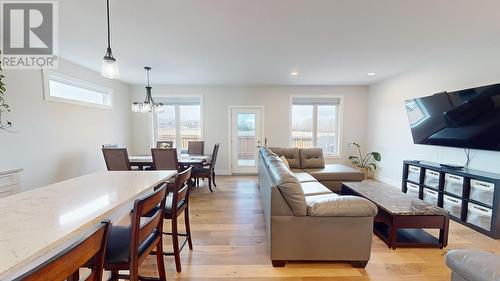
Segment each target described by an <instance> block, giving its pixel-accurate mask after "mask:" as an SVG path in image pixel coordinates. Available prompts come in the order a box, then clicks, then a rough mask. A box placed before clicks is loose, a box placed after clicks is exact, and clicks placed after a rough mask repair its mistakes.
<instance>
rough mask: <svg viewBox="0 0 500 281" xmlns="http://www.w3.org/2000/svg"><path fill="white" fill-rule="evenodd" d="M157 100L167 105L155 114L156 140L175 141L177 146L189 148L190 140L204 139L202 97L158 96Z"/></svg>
mask: <svg viewBox="0 0 500 281" xmlns="http://www.w3.org/2000/svg"><path fill="white" fill-rule="evenodd" d="M155 101H157V102H161V103H163V104H165V105H166V110H165V111H163V112H158V113H155V115H154V116H155V118H154V119H155V120H154V126H155V140H156V141H173V142H174V146H175V147H176V148H180V149H187V146H188V142H190V141H197V140H202V138H203V135H202V128H203V126H202V118H201V112H202V111H201V110H202V107H201V97H185V98H174V97H168V98H166V97H163V98H161V97H156V98H155ZM156 141H155V143H156Z"/></svg>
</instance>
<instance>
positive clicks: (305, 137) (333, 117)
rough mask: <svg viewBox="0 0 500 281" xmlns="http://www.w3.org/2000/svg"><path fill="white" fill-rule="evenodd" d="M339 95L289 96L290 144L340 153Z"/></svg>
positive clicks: (336, 154)
mask: <svg viewBox="0 0 500 281" xmlns="http://www.w3.org/2000/svg"><path fill="white" fill-rule="evenodd" d="M340 111H341V98H340V97H318V98H315V97H292V108H291V119H292V125H291V132H290V135H291V146H292V147H299V148H311V147H319V148H322V149H323V153H324V154H325V155H329V156H340V122H339V119H340Z"/></svg>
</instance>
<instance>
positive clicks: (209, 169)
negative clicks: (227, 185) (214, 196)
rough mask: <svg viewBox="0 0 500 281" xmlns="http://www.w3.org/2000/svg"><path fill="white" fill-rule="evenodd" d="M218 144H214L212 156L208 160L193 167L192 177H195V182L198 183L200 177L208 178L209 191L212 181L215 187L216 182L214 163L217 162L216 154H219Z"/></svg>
mask: <svg viewBox="0 0 500 281" xmlns="http://www.w3.org/2000/svg"><path fill="white" fill-rule="evenodd" d="M219 146H220V144H219V143H217V144H215V145H214V150H213V152H212V157H211V159H210V161H209V162H207V163H205V164H203V166H197V167H194V168H193V178H194V179H195V182H196V184H197V185H199V182H200V181H199V180H200V178H201V179H205V178H206V179H208V189H210V192H213V190H212V183H213V184H214V186H215V187H217V184H215V163H216V162H217V155H218V154H219Z"/></svg>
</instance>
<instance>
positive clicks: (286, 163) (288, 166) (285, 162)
mask: <svg viewBox="0 0 500 281" xmlns="http://www.w3.org/2000/svg"><path fill="white" fill-rule="evenodd" d="M280 159H281V161H283V163H284V164H285V166H286V167H287V168H288V169H290V164H289V163H288V160H286V158H285V156H283V155H281V156H280Z"/></svg>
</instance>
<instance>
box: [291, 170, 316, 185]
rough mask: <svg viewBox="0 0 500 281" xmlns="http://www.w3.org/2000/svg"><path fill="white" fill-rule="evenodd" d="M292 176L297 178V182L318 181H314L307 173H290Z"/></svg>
mask: <svg viewBox="0 0 500 281" xmlns="http://www.w3.org/2000/svg"><path fill="white" fill-rule="evenodd" d="M292 172H293V174H294V175H295V176H296V177H297V179H298V180H299V182H301V183H302V182H313V181H318V180H316V179H315V178H314V177H313V176H311V175H310V174H308V173H305V172H294V171H292Z"/></svg>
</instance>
